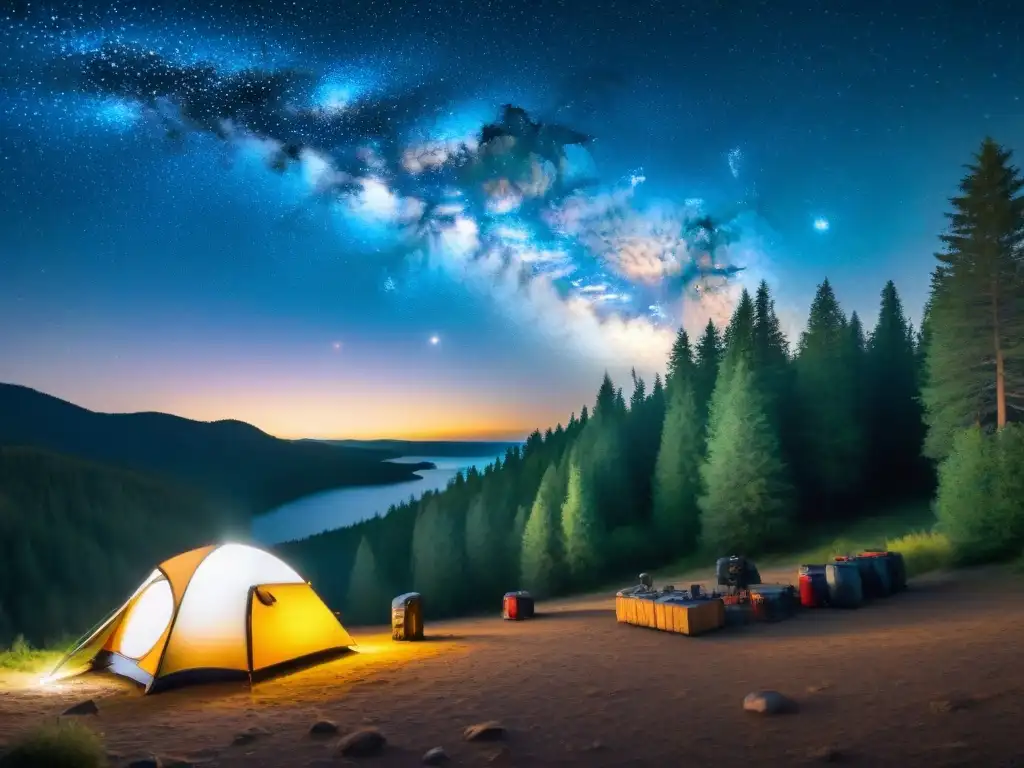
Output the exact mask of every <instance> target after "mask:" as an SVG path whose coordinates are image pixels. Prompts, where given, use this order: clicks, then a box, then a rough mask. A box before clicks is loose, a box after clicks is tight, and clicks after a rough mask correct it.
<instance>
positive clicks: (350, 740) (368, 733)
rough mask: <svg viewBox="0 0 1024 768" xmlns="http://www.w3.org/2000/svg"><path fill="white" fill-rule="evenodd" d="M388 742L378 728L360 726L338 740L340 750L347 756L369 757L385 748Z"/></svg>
mask: <svg viewBox="0 0 1024 768" xmlns="http://www.w3.org/2000/svg"><path fill="white" fill-rule="evenodd" d="M387 742H388V740H387V739H386V738H384V734H383V733H381V732H380V731H378V730H377V729H376V728H360V729H359V730H358V731H353V732H352V733H350V734H348V735H347V736H345V737H344V738H342V740H341V741H339V742H338V752H339V753H341V754H342V755H345V756H346V757H369V756H370V755H376V754H377V753H378V752H380V751H381V750H382V749H384V745H385V744H387Z"/></svg>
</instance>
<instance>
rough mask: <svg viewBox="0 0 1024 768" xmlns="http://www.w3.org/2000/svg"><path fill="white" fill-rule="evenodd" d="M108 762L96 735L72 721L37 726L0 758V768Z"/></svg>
mask: <svg viewBox="0 0 1024 768" xmlns="http://www.w3.org/2000/svg"><path fill="white" fill-rule="evenodd" d="M108 765H109V763H108V761H107V753H106V750H105V749H104V747H103V742H102V741H101V740H100V737H99V736H98V735H97V734H96V733H95V731H92V730H91V729H89V728H87V727H86V726H84V725H81V724H80V723H76V722H58V723H48V724H46V725H43V726H40V727H39V728H36V729H35V730H34V731H30V732H29V733H27V734H26V735H25V736H23V737H22V738H21V740H20V741H17V742H16V743H15V744H14V745H13V746H12V747H11V749H10V750H9V751H8V752H7V754H5V755H3V756H2V757H0V768H106V766H108Z"/></svg>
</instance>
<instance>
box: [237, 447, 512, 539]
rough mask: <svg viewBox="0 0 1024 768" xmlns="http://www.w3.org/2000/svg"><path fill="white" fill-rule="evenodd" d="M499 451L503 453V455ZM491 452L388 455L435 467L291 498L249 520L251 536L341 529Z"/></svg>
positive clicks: (440, 482) (480, 462)
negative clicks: (404, 477)
mask: <svg viewBox="0 0 1024 768" xmlns="http://www.w3.org/2000/svg"><path fill="white" fill-rule="evenodd" d="M502 455H504V454H502ZM496 458H498V454H495V455H494V456H463V457H458V456H402V457H400V458H397V459H388V461H394V462H398V463H402V464H416V463H418V462H430V463H431V464H433V465H434V466H436V467H437V469H421V470H419V471H418V472H416V475H417V476H419V477H420V478H421V479H419V480H409V481H406V482H402V483H391V484H390V485H366V486H355V487H350V488H336V489H334V490H332V491H322V492H320V493H314V494H312V495H310V496H304V497H302V498H301V499H296V500H295V501H290V502H288V503H287V504H283V505H282V506H280V507H278V508H277V509H274V510H271V511H270V512H267V513H266V514H265V515H260V516H259V517H257V518H255V519H254V520H253V522H252V535H253V538H254V539H256V541H258V542H260V543H261V544H266V545H270V544H279V543H281V542H282V541H291V540H293V539H304V538H306V537H307V536H312V535H313V534H316V533H322V532H323V531H328V530H332V529H334V528H344V527H345V526H347V525H353V524H354V523H358V522H360V521H362V520H368V519H369V518H371V517H373V516H374V515H376V514H378V513H379V514H382V515H383V514H384V513H385V512H387V511H388V507H390V506H391V505H392V504H399V503H401V502H403V501H408V500H409V497H410V496H413V497H415V498H417V499H418V498H419V497H420V496H422V495H423V494H424V493H425V492H427V491H440V490H443V489H444V488H445V487H447V485H448V481H450V480H451V479H452V478H453V477H455V475H456V473H458V472H460V471H462V470H466V469H469V468H470V467H474V466H475V467H476V468H477V469H479V470H483V468H484V467H486V466H487V465H488V464H491V463H493V462H494V460H495V459H496Z"/></svg>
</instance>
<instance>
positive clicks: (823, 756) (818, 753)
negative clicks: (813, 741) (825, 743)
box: [807, 747, 843, 763]
mask: <svg viewBox="0 0 1024 768" xmlns="http://www.w3.org/2000/svg"><path fill="white" fill-rule="evenodd" d="M807 757H809V758H810V759H811V760H820V761H821V762H823V763H837V762H839V761H840V760H842V759H843V753H842V752H840V751H839V750H838V749H836V748H835V747H815V748H814V749H810V750H808V751H807Z"/></svg>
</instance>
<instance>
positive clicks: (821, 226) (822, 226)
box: [814, 218, 828, 232]
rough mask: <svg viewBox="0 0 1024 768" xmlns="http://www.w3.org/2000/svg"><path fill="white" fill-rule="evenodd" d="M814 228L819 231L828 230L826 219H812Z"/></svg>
mask: <svg viewBox="0 0 1024 768" xmlns="http://www.w3.org/2000/svg"><path fill="white" fill-rule="evenodd" d="M814 228H815V229H816V230H818V231H819V232H828V219H826V218H817V219H815V220H814Z"/></svg>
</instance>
